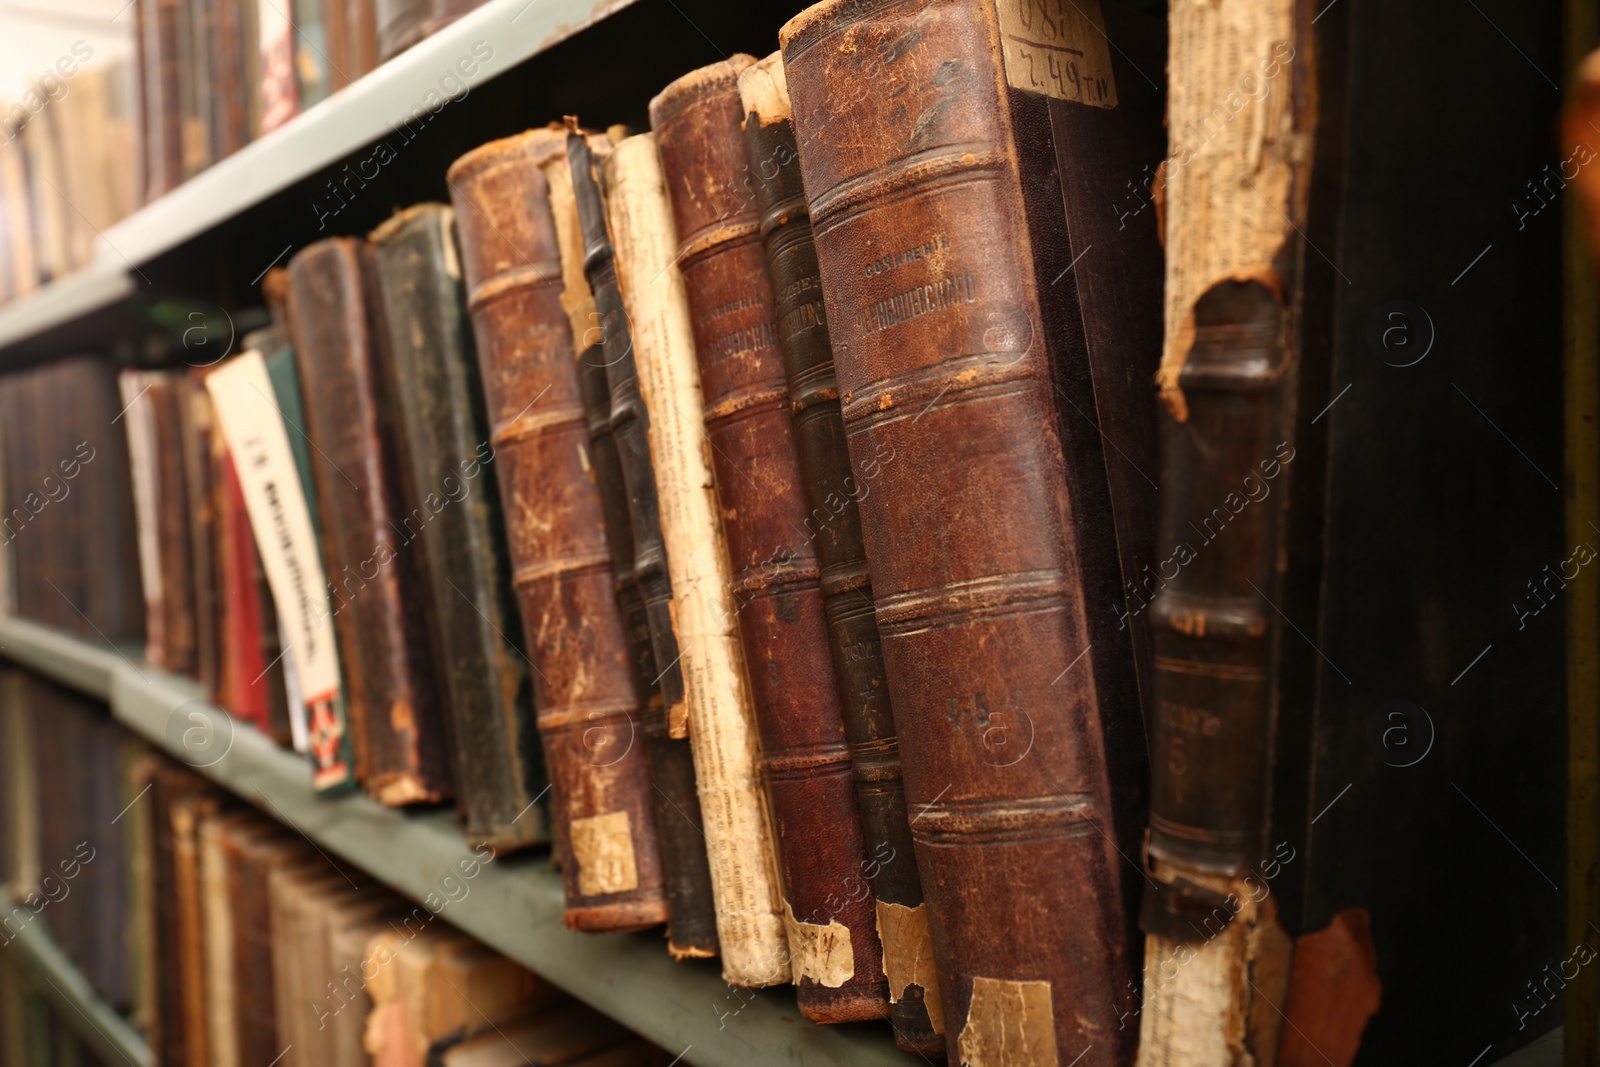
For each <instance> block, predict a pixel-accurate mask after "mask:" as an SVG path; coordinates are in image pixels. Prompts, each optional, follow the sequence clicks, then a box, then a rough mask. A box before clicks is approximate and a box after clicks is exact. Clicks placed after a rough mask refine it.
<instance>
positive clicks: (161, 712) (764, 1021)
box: [0, 616, 1562, 1067]
mask: <svg viewBox="0 0 1600 1067" xmlns="http://www.w3.org/2000/svg"><path fill="white" fill-rule="evenodd" d="M0 655H3V656H4V657H5V658H7V659H9V660H11V661H12V662H13V663H16V664H17V665H19V666H22V667H27V668H30V669H32V670H34V671H37V672H38V673H40V674H42V675H45V676H46V677H49V678H51V679H53V680H55V681H57V682H59V683H61V684H62V685H66V686H69V687H71V688H73V689H77V690H79V691H81V692H83V693H86V694H89V695H91V696H94V697H97V698H99V699H102V700H105V701H107V702H108V703H109V704H110V705H111V713H112V715H113V716H114V717H115V718H116V719H117V720H118V721H119V722H121V723H123V724H124V725H126V726H128V727H129V728H130V729H132V730H133V731H134V732H135V733H137V734H139V735H140V736H141V737H143V738H145V739H146V740H147V741H149V742H150V743H152V744H154V745H155V746H156V747H158V748H161V749H163V750H165V751H168V752H170V753H172V754H173V755H176V756H178V757H179V758H182V755H183V753H182V752H181V751H179V750H177V749H175V747H174V746H173V745H172V744H170V743H169V742H168V740H167V723H168V721H169V720H170V719H171V717H172V714H173V712H174V711H175V710H176V709H177V708H178V707H180V706H182V705H184V704H187V703H190V702H199V701H200V687H199V686H198V685H196V684H195V683H194V682H192V681H190V680H189V679H187V678H179V677H176V676H174V675H170V674H167V673H165V672H163V671H159V670H156V669H154V668H152V667H150V666H148V665H146V664H144V663H142V662H140V660H139V655H140V650H139V648H138V647H137V646H126V645H125V646H120V647H119V646H116V645H111V644H109V643H107V642H104V641H101V642H89V641H85V640H83V639H81V638H78V637H75V636H71V635H68V634H64V633H61V632H59V631H57V630H53V629H51V628H49V627H45V626H40V625H38V624H36V623H32V622H28V621H27V620H25V619H19V618H16V617H15V616H0ZM206 706H207V708H208V709H210V711H211V712H212V713H213V714H215V715H217V716H221V717H223V718H225V717H226V713H225V712H222V711H220V710H217V709H215V708H212V707H211V706H210V705H206ZM199 771H200V773H202V774H204V775H206V776H207V777H209V778H211V779H212V780H213V781H215V782H217V783H218V784H219V785H221V786H223V787H225V788H226V789H228V790H229V791H230V792H232V793H234V794H235V795H236V796H238V797H240V798H241V799H243V800H245V801H248V802H249V803H250V804H252V805H254V806H255V807H257V808H259V809H260V810H261V811H263V812H264V813H266V814H267V815H270V816H272V817H273V818H275V819H277V820H278V821H280V822H282V823H285V824H286V825H289V826H292V827H293V828H295V829H296V830H298V831H299V832H300V833H302V834H303V835H305V837H306V838H307V839H308V840H310V841H311V842H312V843H313V844H315V845H316V846H317V847H318V848H320V849H321V850H323V852H324V853H325V854H326V855H327V856H328V857H329V862H330V863H333V864H335V865H336V866H337V864H338V863H339V861H341V860H343V861H346V862H348V863H350V864H352V865H354V866H357V867H359V868H361V870H363V871H365V872H366V873H367V874H369V875H371V876H372V877H374V878H376V879H378V880H379V881H381V882H383V883H384V884H386V885H388V886H389V887H390V888H391V889H394V890H395V891H396V892H398V893H400V894H401V895H403V896H405V897H407V898H408V899H410V900H414V901H421V900H422V899H423V898H424V897H425V896H427V895H428V894H429V893H430V892H436V891H437V890H438V883H439V880H440V878H442V877H443V876H444V875H445V873H446V872H450V871H453V870H454V869H455V864H456V861H457V860H459V859H461V858H463V857H465V856H467V855H468V854H469V852H468V849H467V846H466V842H465V840H464V839H463V838H462V836H461V833H460V831H459V830H458V829H457V828H456V824H455V817H454V815H453V813H451V812H448V811H436V812H430V813H426V814H421V815H407V814H405V813H403V812H400V811H396V810H394V809H392V808H385V807H382V806H380V805H378V804H376V803H374V802H373V801H371V800H369V799H368V798H367V797H365V796H363V795H360V794H355V795H347V796H344V797H342V798H339V799H337V800H324V799H318V798H317V797H315V796H313V795H312V793H311V788H310V783H309V776H308V772H307V769H306V765H305V763H304V761H303V760H302V759H301V758H300V757H299V756H298V755H296V754H294V753H292V752H288V751H285V750H283V749H280V748H278V747H277V746H276V745H274V744H273V743H272V742H271V741H270V740H269V739H267V738H266V737H263V736H262V735H261V734H259V733H257V732H255V731H254V730H253V729H251V728H250V727H248V726H241V727H239V728H238V730H237V732H236V733H235V735H234V739H233V744H232V746H231V747H230V748H229V750H228V753H227V755H225V756H224V757H223V758H222V759H221V760H219V761H218V762H217V763H215V764H213V765H212V766H209V767H201V768H199ZM439 914H440V916H441V917H442V918H445V919H447V920H448V921H449V922H450V923H451V924H453V925H455V926H457V927H459V928H461V929H462V930H464V931H466V932H467V933H469V934H471V935H472V936H474V937H476V938H478V939H479V940H481V941H483V942H484V943H486V944H488V945H491V946H493V947H494V948H496V949H498V950H499V951H501V952H503V953H505V954H506V955H508V956H510V957H512V958H513V959H515V960H517V961H518V962H520V963H521V964H523V965H524V966H525V967H527V968H529V969H530V970H532V971H533V972H534V973H536V974H539V975H541V976H542V977H544V978H546V979H548V980H549V981H551V982H553V983H554V984H556V985H558V986H560V987H561V988H562V989H565V990H566V991H567V992H569V993H571V994H572V995H573V996H575V997H577V998H579V999H580V1000H583V1001H585V1002H586V1003H588V1004H591V1005H593V1006H594V1007H595V1008H597V1009H599V1010H600V1011H603V1012H605V1013H606V1014H607V1015H610V1016H611V1017H612V1018H614V1019H616V1020H617V1021H618V1022H620V1023H622V1024H623V1025H625V1026H627V1027H629V1028H631V1029H633V1030H636V1031H637V1032H638V1033H640V1034H641V1035H642V1036H644V1037H646V1038H648V1039H650V1040H651V1041H654V1042H655V1043H657V1044H658V1045H661V1046H662V1047H663V1048H666V1049H668V1050H669V1051H672V1052H677V1051H680V1050H682V1051H683V1053H684V1055H683V1060H682V1062H683V1063H685V1064H694V1065H696V1067H748V1065H749V1064H752V1063H783V1064H786V1065H788V1067H845V1065H849V1067H908V1065H909V1064H912V1063H915V1062H916V1058H915V1057H913V1056H910V1055H909V1054H907V1053H903V1052H901V1051H899V1050H898V1049H897V1048H895V1046H894V1040H893V1037H892V1035H891V1034H890V1032H889V1028H888V1026H886V1025H873V1024H857V1025H852V1026H831V1027H829V1026H813V1025H810V1024H808V1023H806V1022H805V1020H804V1019H802V1018H801V1017H800V1014H799V1012H798V1011H797V1010H796V1008H795V1005H794V993H793V990H792V989H790V988H788V987H780V988H778V989H774V990H765V991H752V990H741V991H739V992H738V993H735V992H734V991H733V990H731V989H730V988H729V987H728V986H727V985H726V984H725V983H724V982H723V981H722V980H721V978H720V977H719V976H718V973H717V969H716V966H715V964H714V963H713V962H711V961H699V960H688V961H684V962H681V963H674V962H673V961H672V960H671V959H670V958H669V957H668V956H667V953H666V951H665V949H664V947H663V946H662V944H661V943H660V940H659V938H658V937H657V936H656V935H654V934H578V933H574V932H573V931H571V930H568V929H566V928H565V927H564V926H562V924H561V914H562V890H561V877H560V875H559V874H557V873H556V872H555V871H553V870H551V869H550V867H549V864H548V861H547V860H546V859H545V858H544V857H542V856H535V857H525V858H514V857H511V858H507V859H506V860H500V861H496V862H492V863H489V864H486V865H484V867H483V870H482V872H481V873H480V874H479V875H478V877H476V878H475V879H472V880H471V881H470V882H469V883H467V892H466V893H465V895H464V896H462V898H461V899H460V900H459V901H458V902H456V903H451V904H449V905H447V906H446V907H445V908H444V910H443V911H441V912H440V913H439ZM28 929H29V930H30V931H31V933H29V934H28V935H27V937H26V941H25V939H24V938H18V939H17V944H19V945H23V947H24V951H25V952H26V953H27V958H28V960H29V962H30V964H32V965H33V966H34V967H35V969H36V970H38V971H39V972H40V973H42V974H44V975H45V976H46V977H47V978H50V979H51V981H52V982H54V983H56V984H57V985H59V986H60V989H59V990H58V992H59V994H60V996H62V997H64V998H67V999H65V1000H64V1001H63V1002H62V1004H63V1012H64V1014H65V1015H66V1016H68V1017H69V1018H68V1021H69V1022H72V1023H80V1022H81V1023H83V1024H84V1031H85V1032H84V1034H83V1036H84V1038H85V1040H87V1041H90V1042H93V1041H96V1040H102V1041H112V1042H116V1043H118V1047H119V1048H120V1050H121V1051H122V1052H123V1053H124V1054H125V1055H126V1057H127V1060H128V1062H130V1063H133V1064H136V1065H137V1067H145V1065H147V1064H150V1063H151V1062H152V1061H151V1060H150V1058H149V1050H148V1048H147V1047H146V1046H145V1045H144V1043H143V1042H142V1041H141V1040H140V1039H139V1037H138V1035H137V1034H135V1033H134V1032H133V1031H132V1029H131V1028H130V1027H129V1026H128V1025H127V1023H126V1022H124V1021H123V1020H122V1019H121V1018H120V1017H119V1016H117V1015H116V1013H115V1012H113V1011H112V1010H111V1009H110V1008H109V1007H107V1006H106V1005H104V1004H103V1003H101V1002H100V1001H99V1000H98V998H96V997H95V996H94V994H93V993H92V992H90V991H89V988H88V984H87V982H85V981H84V979H83V978H82V977H81V976H80V975H78V974H77V972H76V970H75V969H74V968H73V966H72V964H71V963H69V962H68V961H67V959H66V957H65V956H63V955H62V954H61V952H60V950H59V949H57V948H56V947H55V946H54V945H53V944H52V943H50V941H49V935H48V934H46V933H45V932H44V928H43V927H42V926H41V925H40V924H38V923H34V924H32V925H31V926H29V927H28ZM72 1009H76V1011H74V1010H72ZM80 1012H81V1014H78V1013H80ZM722 1013H727V1014H725V1015H724V1014H722ZM93 1027H99V1028H100V1029H101V1030H102V1031H103V1033H101V1034H99V1036H98V1037H97V1036H96V1032H95V1030H94V1029H93ZM1561 1033H1562V1031H1561V1030H1560V1029H1557V1030H1554V1031H1552V1032H1551V1033H1549V1034H1546V1035H1545V1036H1543V1037H1541V1038H1540V1039H1539V1040H1538V1041H1536V1042H1534V1043H1533V1044H1531V1045H1528V1046H1526V1047H1525V1048H1522V1049H1519V1050H1517V1051H1516V1052H1513V1053H1511V1054H1510V1055H1506V1056H1494V1055H1493V1054H1492V1053H1493V1049H1492V1048H1490V1049H1485V1050H1484V1051H1485V1055H1484V1057H1483V1058H1482V1060H1481V1061H1479V1063H1478V1064H1477V1065H1476V1067H1558V1065H1559V1064H1560V1063H1561V1062H1562V1059H1561V1057H1562V1044H1561ZM97 1047H105V1046H97ZM141 1052H142V1054H143V1055H144V1056H145V1058H144V1059H140V1058H138V1057H139V1054H140V1053H141ZM109 1062H116V1061H115V1060H114V1059H113V1060H110V1061H109Z"/></svg>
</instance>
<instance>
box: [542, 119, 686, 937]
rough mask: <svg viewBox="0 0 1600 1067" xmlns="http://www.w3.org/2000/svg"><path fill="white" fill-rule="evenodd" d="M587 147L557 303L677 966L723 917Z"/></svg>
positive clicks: (641, 414)
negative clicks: (579, 399) (573, 348)
mask: <svg viewBox="0 0 1600 1067" xmlns="http://www.w3.org/2000/svg"><path fill="white" fill-rule="evenodd" d="M591 142H593V143H594V144H595V145H597V146H599V147H601V148H602V149H603V150H605V151H607V152H608V151H609V143H608V142H605V141H604V140H603V139H602V138H600V137H599V136H598V135H596V136H595V137H593V138H590V139H585V138H583V137H580V136H579V135H578V134H576V133H569V134H568V135H567V152H566V154H565V155H564V156H561V157H558V158H556V159H554V160H552V161H551V162H549V163H547V164H546V166H545V174H546V177H547V179H548V181H549V185H550V206H551V208H552V211H553V213H554V215H555V221H556V232H557V234H558V236H559V237H560V244H561V273H562V275H563V276H564V279H565V286H566V288H565V292H564V293H563V294H562V303H563V305H564V306H565V307H566V309H567V314H568V316H569V318H570V320H571V323H572V336H573V337H574V338H575V339H578V347H579V348H580V349H581V351H580V353H579V356H578V376H579V379H580V385H581V387H582V389H583V400H584V409H585V413H586V415H587V418H588V424H589V442H590V446H591V450H592V454H593V459H594V466H595V481H596V483H597V484H598V485H599V487H600V497H601V504H602V506H603V508H604V511H605V526H606V542H607V545H608V547H609V548H610V550H611V565H612V568H613V572H614V574H615V577H616V584H617V603H618V605H619V606H620V607H621V609H622V616H623V622H624V624H625V625H626V628H627V633H628V642H629V645H630V648H631V651H632V663H633V678H634V688H635V690H636V691H637V692H638V693H639V697H640V700H641V703H642V715H641V717H642V719H643V722H644V742H645V750H646V754H647V755H648V756H649V760H650V779H651V781H652V782H653V783H654V784H655V787H656V791H657V793H658V797H657V802H656V827H657V830H658V832H659V834H660V838H661V859H662V863H663V864H664V865H665V867H666V875H667V902H668V910H669V912H670V914H671V917H670V920H669V923H668V929H667V947H668V949H669V951H671V952H672V954H673V956H674V957H677V958H680V959H681V958H684V957H687V956H714V955H716V953H717V915H716V907H715V905H714V903H713V899H712V893H711V868H710V866H709V865H708V863H707V861H706V836H705V831H704V830H703V829H702V828H701V821H702V820H701V815H700V797H699V795H698V794H697V793H696V792H695V782H694V753H693V751H692V750H691V749H690V744H689V718H688V707H687V704H686V702H685V700H684V693H683V672H682V670H681V669H680V668H679V660H681V659H682V654H681V653H680V652H679V650H678V639H677V636H676V634H675V633H674V632H673V628H672V582H671V579H670V578H669V576H668V574H667V549H666V544H665V542H664V541H663V540H662V536H661V506H660V503H659V501H658V499H657V496H656V474H655V468H654V467H652V466H651V463H650V439H649V429H648V427H649V418H648V415H647V413H646V412H645V410H644V400H643V399H642V398H641V396H640V394H639V376H638V372H637V370H636V369H635V365H634V359H633V339H632V336H631V334H630V332H629V330H628V323H627V313H626V312H625V311H624V310H623V307H622V293H621V290H619V289H618V288H617V272H616V266H615V263H614V258H615V253H614V251H613V249H612V247H611V238H610V236H609V235H608V233H607V230H606V216H605V203H604V201H603V200H602V198H601V194H600V186H599V184H598V182H597V181H596V174H595V168H596V167H597V166H598V161H596V160H595V159H594V153H593V150H592V147H591ZM591 316H593V317H592V318H591Z"/></svg>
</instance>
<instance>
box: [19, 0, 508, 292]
mask: <svg viewBox="0 0 1600 1067" xmlns="http://www.w3.org/2000/svg"><path fill="white" fill-rule="evenodd" d="M482 2H483V0H283V2H281V3H280V2H277V0H179V2H177V3H172V2H168V0H137V2H136V3H134V4H132V5H131V12H132V14H131V21H132V22H133V43H134V49H133V58H132V60H131V61H130V60H128V59H123V58H120V57H119V58H114V59H109V60H107V59H104V58H97V57H96V56H95V53H94V47H93V46H92V45H90V44H89V43H88V42H86V41H81V40H80V41H75V42H72V43H71V44H70V45H69V46H68V47H67V48H66V49H65V50H64V51H63V53H62V55H61V56H60V57H59V58H57V59H56V60H55V61H54V62H53V63H52V64H51V65H50V66H49V68H48V69H47V70H46V71H45V72H44V74H43V75H42V76H41V77H40V79H39V80H38V81H37V82H36V83H35V84H34V85H33V86H32V87H31V88H30V89H28V90H27V91H26V92H25V93H23V94H22V95H21V96H20V98H19V99H17V100H14V101H0V138H3V143H0V301H4V300H9V299H11V298H13V297H17V296H22V295H24V294H26V293H29V292H32V291H33V290H34V289H37V288H38V287H39V286H40V285H42V284H44V283H45V282H48V281H50V280H52V279H57V278H62V277H64V276H66V275H67V274H69V273H70V272H71V271H73V270H75V269H77V268H80V267H83V266H85V265H87V264H89V263H90V262H91V261H92V260H93V259H94V257H95V248H96V244H97V242H98V241H99V239H100V237H101V236H102V235H103V234H104V232H105V231H106V230H107V229H109V228H110V227H111V226H113V225H114V224H115V223H117V222H120V221H121V220H122V219H124V218H126V217H127V216H128V215H130V214H132V213H133V212H134V210H135V209H137V208H138V207H139V206H140V205H142V204H146V203H149V202H150V201H151V200H154V199H156V198H157V197H159V196H161V195H163V194H164V193H167V192H169V191H171V190H172V189H175V188H177V187H178V186H179V185H181V184H182V183H183V182H184V181H186V180H188V179H189V178H192V177H193V176H194V175H196V174H198V173H200V172H201V171H203V170H205V169H206V168H207V167H209V166H211V165H212V164H213V163H215V162H217V161H218V160H220V159H223V158H224V157H226V156H228V155H230V154H232V153H234V152H237V151H238V150H239V149H240V148H242V147H243V146H244V145H246V144H248V143H249V142H251V141H253V140H255V139H256V138H258V137H260V136H261V135H263V134H265V133H269V132H271V131H272V130H275V129H277V128H278V127H279V126H282V125H283V124H284V123H286V122H288V121H289V120H290V119H292V118H294V116H296V115H298V114H299V113H300V112H301V111H304V110H305V109H306V108H309V107H311V106H312V105H314V104H316V103H317V102H319V101H321V100H323V99H325V98H326V97H328V96H329V95H330V94H332V93H335V92H337V91H338V90H339V89H341V88H343V87H344V86H346V85H348V84H350V83H351V82H353V81H355V80H356V79H357V78H360V77H361V76H362V75H363V74H366V73H368V72H369V71H371V70H373V69H374V68H376V67H377V66H378V65H379V64H380V63H382V62H384V61H385V60H387V59H389V58H391V57H393V56H395V55H397V54H399V53H400V52H402V51H404V50H405V49H406V48H409V47H410V46H411V45H413V44H415V43H416V42H418V41H420V40H422V39H423V38H424V37H426V36H428V35H429V34H431V33H433V32H435V31H436V30H438V29H440V28H441V27H443V26H446V25H448V24H449V23H451V22H453V21H454V20H455V19H457V18H459V17H460V16H461V15H464V14H466V13H467V12H468V11H471V10H472V9H473V8H475V7H478V6H479V5H480V4H481V3H482ZM118 14H119V15H120V14H121V12H119V13H118ZM487 47H488V52H487V55H489V56H492V55H493V49H492V46H487ZM485 58H486V56H485V54H484V53H483V52H482V51H481V50H479V51H477V52H475V53H473V54H470V55H468V56H467V57H465V58H463V59H462V61H461V62H462V63H463V64H466V65H468V66H469V67H471V68H473V69H474V70H475V68H476V66H477V65H478V63H479V62H480V61H482V60H483V59H485ZM464 69H465V68H464ZM457 77H458V72H457V71H451V72H450V73H449V74H447V75H446V84H445V89H446V90H447V91H448V90H449V88H450V81H449V80H450V79H455V78H457ZM460 78H462V79H465V81H462V82H461V84H462V86H463V87H464V86H465V82H466V81H470V75H468V74H466V73H464V72H463V73H460Z"/></svg>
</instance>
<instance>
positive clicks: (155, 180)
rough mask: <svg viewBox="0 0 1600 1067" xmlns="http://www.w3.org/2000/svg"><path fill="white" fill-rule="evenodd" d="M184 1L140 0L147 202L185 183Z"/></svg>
mask: <svg viewBox="0 0 1600 1067" xmlns="http://www.w3.org/2000/svg"><path fill="white" fill-rule="evenodd" d="M183 2H184V0H139V8H140V14H139V26H140V29H141V31H142V41H141V43H142V47H141V49H140V54H141V55H142V56H143V62H142V66H143V69H144V92H143V94H142V101H143V108H144V133H145V136H144V157H145V165H146V167H147V168H148V173H147V174H146V176H145V197H144V198H145V200H146V202H148V201H151V200H154V199H156V198H157V197H159V196H161V195H162V194H163V193H166V192H168V191H169V190H172V189H175V188H177V186H178V185H179V183H181V182H182V181H183V179H184V171H183V112H182V99H181V96H180V90H179V77H178V68H179V64H180V62H181V56H180V52H179V41H180V38H179V34H178V13H179V8H180V7H181V6H182V4H183Z"/></svg>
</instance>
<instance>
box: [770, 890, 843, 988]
mask: <svg viewBox="0 0 1600 1067" xmlns="http://www.w3.org/2000/svg"><path fill="white" fill-rule="evenodd" d="M783 925H784V927H785V928H787V930H788V931H789V966H790V967H791V968H792V970H793V972H794V981H795V984H796V985H799V984H800V979H802V978H810V979H812V980H814V981H815V982H816V983H817V984H818V985H821V986H827V987H828V988H829V989H838V988H839V987H840V986H842V985H844V984H845V983H846V982H848V981H849V980H850V978H851V976H852V975H854V974H855V973H856V955H855V950H854V949H853V948H851V946H850V928H849V927H847V926H845V924H844V923H842V922H840V921H839V920H837V919H834V920H832V921H831V922H829V923H828V925H826V926H822V925H819V924H818V923H803V922H801V921H800V920H799V919H796V918H795V917H794V909H793V908H791V907H789V902H788V901H787V900H786V901H784V902H783Z"/></svg>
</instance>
